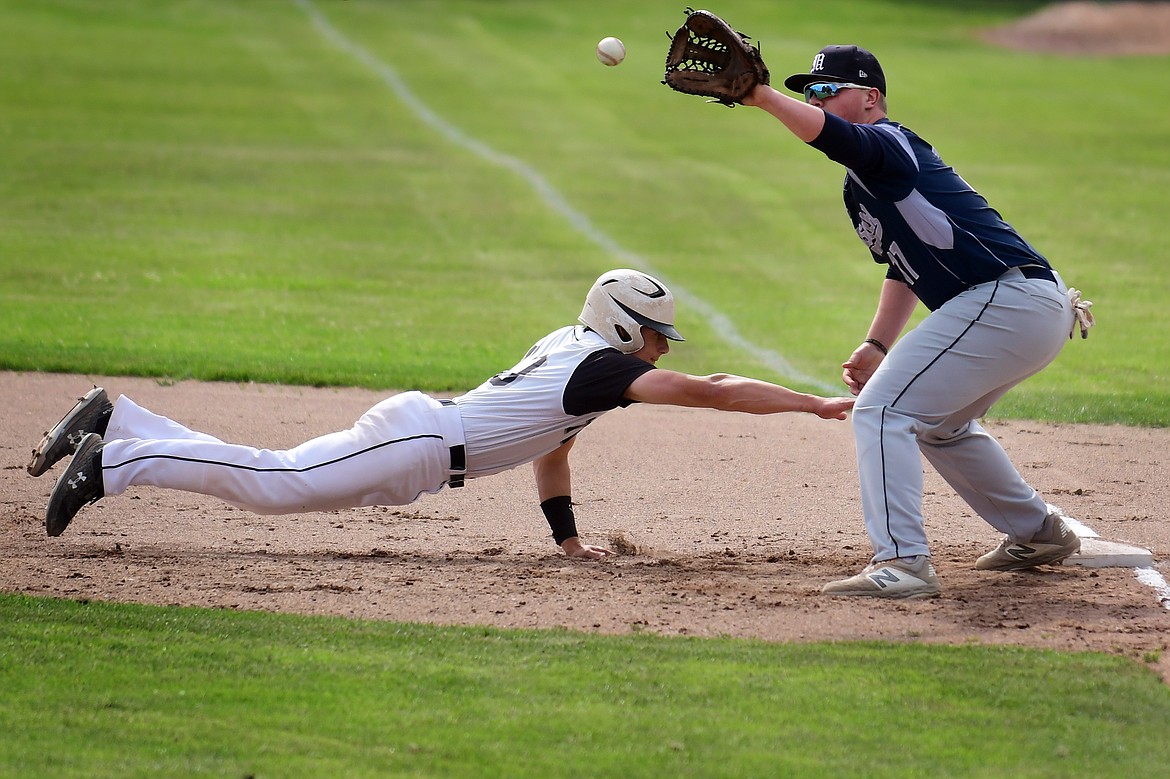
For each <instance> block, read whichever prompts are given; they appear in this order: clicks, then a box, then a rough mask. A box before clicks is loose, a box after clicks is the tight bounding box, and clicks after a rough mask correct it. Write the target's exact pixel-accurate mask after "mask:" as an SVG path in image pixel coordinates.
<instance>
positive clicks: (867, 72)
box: [784, 45, 886, 95]
mask: <svg viewBox="0 0 1170 779" xmlns="http://www.w3.org/2000/svg"><path fill="white" fill-rule="evenodd" d="M822 81H829V82H832V83H835V84H858V85H860V86H863V87H877V89H878V90H880V91H881V93H882V94H883V95H884V94H885V93H886V74H885V73H883V72H882V66H881V65H880V64H878V61H877V57H875V56H873V54H872V53H870V52H868V51H866V50H865V49H863V48H861V47H860V46H837V45H834V46H826V47H825V48H823V49H821V50H820V51H819V52H817V56H815V57H813V61H812V67H811V68H809V72H808V73H797V74H796V75H794V76H789V77H788V78H786V79H784V86H786V87H788V88H789V89H791V90H792V91H793V92H798V93H803V92H804V88H805V87H807V86H808V85H809V84H816V83H818V82H822Z"/></svg>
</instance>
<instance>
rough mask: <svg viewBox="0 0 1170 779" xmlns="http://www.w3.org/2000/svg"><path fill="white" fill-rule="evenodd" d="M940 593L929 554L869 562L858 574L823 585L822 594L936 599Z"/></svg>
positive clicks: (940, 589)
mask: <svg viewBox="0 0 1170 779" xmlns="http://www.w3.org/2000/svg"><path fill="white" fill-rule="evenodd" d="M940 592H942V588H941V587H939V584H938V576H936V575H935V573H934V565H933V564H932V563H931V562H930V558H929V557H928V556H926V555H918V556H917V557H899V558H897V559H894V560H883V561H882V562H880V563H870V564H869V565H867V566H866V567H865V570H864V571H862V572H861V573H859V574H857V575H856V576H851V577H849V578H848V579H841V580H840V581H835V582H829V583H828V584H826V585H825V586H824V587H823V588H821V594H822V595H843V596H849V597H861V598H935V597H938V594H939V593H940Z"/></svg>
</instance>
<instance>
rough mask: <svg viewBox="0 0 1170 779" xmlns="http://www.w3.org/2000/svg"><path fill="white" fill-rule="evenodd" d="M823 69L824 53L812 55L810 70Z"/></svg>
mask: <svg viewBox="0 0 1170 779" xmlns="http://www.w3.org/2000/svg"><path fill="white" fill-rule="evenodd" d="M824 69H825V55H824V54H818V55H817V56H815V57H813V63H812V68H810V70H811V71H812V72H816V71H818V70H824Z"/></svg>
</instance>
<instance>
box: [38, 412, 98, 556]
mask: <svg viewBox="0 0 1170 779" xmlns="http://www.w3.org/2000/svg"><path fill="white" fill-rule="evenodd" d="M105 445H106V444H105V442H104V441H102V437H101V436H100V435H98V434H97V433H88V434H87V435H86V436H85V437H84V438H82V439H81V446H79V447H77V452H76V453H75V454H74V455H73V460H72V461H71V462H70V463H69V467H68V468H66V469H65V472H64V473H62V474H61V478H59V479H58V480H57V484H56V486H55V487H53V492H52V494H51V495H49V510H48V511H47V512H46V513H45V530H47V531H48V533H49V535H51V536H59V535H61V534H62V533H64V532H65V528H67V527H69V523H70V521H72V520H73V518H74V517H75V516H77V512H78V511H81V509H82V507H83V506H87V505H89V504H90V503H94V502H96V501H98V500H100V499H101V498H103V497H105V495H106V488H105V484H104V483H103V481H102V448H103V447H105Z"/></svg>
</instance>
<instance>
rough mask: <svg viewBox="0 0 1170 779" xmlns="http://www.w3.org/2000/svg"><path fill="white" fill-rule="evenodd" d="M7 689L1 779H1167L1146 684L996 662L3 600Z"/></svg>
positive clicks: (1018, 659) (1135, 671) (907, 652)
mask: <svg viewBox="0 0 1170 779" xmlns="http://www.w3.org/2000/svg"><path fill="white" fill-rule="evenodd" d="M1003 668H1010V669H1011V673H1010V675H1009V676H1008V677H1007V678H999V677H1000V673H1001V669H1003ZM842 669H857V670H855V671H853V672H850V673H842ZM989 682H990V683H989ZM0 685H2V686H3V689H4V690H5V695H4V700H3V702H2V703H0V727H2V728H3V731H4V734H5V736H4V739H3V741H2V742H0V775H5V776H22V777H32V776H52V777H56V778H57V779H60V778H62V777H74V776H75V777H97V776H117V777H136V776H144V777H145V776H167V777H186V776H236V777H240V776H255V777H265V776H279V777H298V776H313V777H317V776H346V777H361V776H370V777H374V776H378V777H385V776H451V777H454V776H467V777H509V778H512V777H539V778H541V779H543V778H544V777H550V776H610V777H612V776H630V777H637V776H647V777H649V776H704V777H749V776H760V777H764V776H767V777H772V776H786V777H805V776H807V777H817V778H818V779H819V778H820V777H825V776H845V775H858V774H859V773H861V774H864V775H865V776H871V777H887V776H888V777H939V776H981V777H988V776H1005V777H1006V776H1010V777H1065V776H1094V777H1112V776H1116V777H1128V776H1155V775H1159V773H1160V772H1161V771H1162V770H1163V769H1164V767H1165V765H1166V764H1167V761H1170V745H1168V744H1167V743H1166V741H1165V739H1164V738H1162V737H1161V732H1160V727H1159V726H1158V725H1157V723H1164V722H1166V720H1167V717H1170V690H1168V689H1167V688H1166V687H1165V686H1163V685H1161V684H1160V683H1159V682H1158V680H1157V679H1156V677H1155V676H1154V674H1153V673H1151V672H1149V671H1147V670H1146V669H1143V668H1140V667H1138V666H1137V665H1135V664H1133V663H1131V662H1130V661H1127V660H1125V659H1123V658H1118V657H1108V656H1103V655H1094V654H1075V655H1074V654H1063V655H1062V654H1057V653H1051V652H1038V651H1024V650H1019V649H1012V648H1002V647H961V648H955V647H940V646H929V645H912V646H894V645H879V644H843V645H780V644H768V643H765V642H757V641H745V640H732V639H714V640H710V639H707V640H702V639H677V638H675V639H669V638H662V637H656V636H649V635H645V634H641V635H630V636H624V637H603V636H596V635H582V634H577V633H570V632H567V631H552V632H548V631H542V632H537V631H503V630H493V629H485V628H442V627H429V626H415V625H398V624H390V623H378V622H363V621H356V620H344V619H339V618H307V617H291V616H278V615H272V614H263V613H253V614H247V613H236V612H232V611H214V610H206V609H179V608H160V607H144V606H114V605H109V604H99V603H78V602H72V601H59V600H53V599H47V598H26V597H22V596H0Z"/></svg>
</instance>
